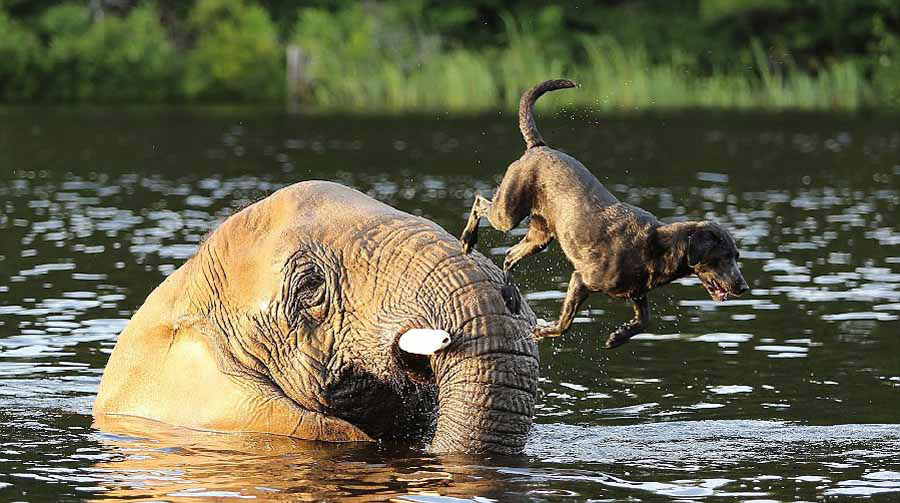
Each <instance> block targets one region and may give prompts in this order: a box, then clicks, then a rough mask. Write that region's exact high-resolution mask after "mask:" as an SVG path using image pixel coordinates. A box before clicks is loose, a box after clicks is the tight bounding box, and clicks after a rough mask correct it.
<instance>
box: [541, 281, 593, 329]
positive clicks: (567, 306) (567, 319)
mask: <svg viewBox="0 0 900 503" xmlns="http://www.w3.org/2000/svg"><path fill="white" fill-rule="evenodd" d="M590 293H591V290H590V289H589V288H588V287H587V285H585V284H584V281H582V279H581V273H580V272H578V271H575V272H573V273H572V278H571V279H569V289H568V291H566V300H564V301H563V307H562V312H561V313H560V315H559V321H557V322H556V323H554V324H553V325H550V326H543V327H540V326H539V327H537V328H536V329H535V331H534V338H535V339H543V338H544V337H557V336H560V335H562V334H564V333H566V332H567V331H568V330H569V328H571V326H572V320H574V319H575V313H577V312H578V307H579V306H580V305H581V303H582V302H584V299H586V298H587V297H588V295H590Z"/></svg>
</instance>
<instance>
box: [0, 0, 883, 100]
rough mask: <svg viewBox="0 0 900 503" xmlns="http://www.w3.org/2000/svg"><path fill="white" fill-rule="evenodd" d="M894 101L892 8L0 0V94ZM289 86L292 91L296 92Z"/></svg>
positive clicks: (826, 1)
mask: <svg viewBox="0 0 900 503" xmlns="http://www.w3.org/2000/svg"><path fill="white" fill-rule="evenodd" d="M289 45H297V46H299V47H300V48H301V49H302V53H303V57H304V61H305V65H304V71H303V75H302V76H301V79H300V80H299V81H298V82H297V83H295V85H296V88H295V89H292V91H299V93H298V94H299V96H300V98H301V100H302V101H303V102H304V103H306V104H308V105H310V106H313V107H318V108H327V109H342V110H348V111H380V112H384V111H390V112H402V111H411V110H414V111H420V110H434V111H457V112H470V111H482V110H488V109H496V108H505V109H513V108H515V106H516V105H517V103H518V99H519V95H520V93H521V92H522V91H523V90H524V88H526V87H527V86H529V85H531V84H533V83H535V82H538V81H540V80H543V79H546V78H553V77H572V78H575V79H576V80H578V81H579V82H580V83H581V84H582V88H581V89H580V90H578V91H571V92H566V93H553V94H551V95H549V96H548V97H547V98H545V99H544V100H542V102H541V103H542V107H543V108H545V109H554V108H555V109H558V108H560V107H565V106H570V105H571V106H578V107H587V108H592V109H624V110H633V109H642V108H672V107H696V106H700V107H728V108H736V107H737V108H749V107H764V108H805V109H833V108H839V109H856V108H860V107H873V106H882V105H889V106H893V107H897V108H900V2H897V1H896V0H671V1H667V2H659V1H656V0H626V1H622V0H583V1H581V2H578V3H577V4H571V5H570V4H554V3H548V2H545V1H543V0H514V1H512V2H507V1H501V0H440V1H439V0H366V1H362V2H345V1H342V0H302V1H301V2H294V1H290V0H265V1H262V0H190V1H188V2H184V1H181V0H150V1H148V2H142V1H138V0H116V1H115V2H113V1H111V0H99V1H95V2H87V1H86V0H78V1H74V0H71V1H60V0H0V100H2V101H7V102H9V101H28V100H50V101H92V102H103V101H120V102H121V101H131V102H138V101H139V102H146V101H172V100H206V101H209V100H218V101H271V100H275V99H278V98H280V97H281V96H282V95H283V94H284V92H285V90H286V84H285V63H284V62H285V52H286V48H287V46H289ZM292 94H294V93H292Z"/></svg>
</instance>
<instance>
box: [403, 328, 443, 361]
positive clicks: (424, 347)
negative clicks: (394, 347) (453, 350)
mask: <svg viewBox="0 0 900 503" xmlns="http://www.w3.org/2000/svg"><path fill="white" fill-rule="evenodd" d="M398 345H399V346H400V349H402V350H403V351H406V352H407V353H413V354H416V355H433V354H434V353H437V352H438V351H440V350H442V349H444V348H446V347H447V346H449V345H450V334H448V333H447V332H445V331H443V330H433V329H430V328H413V329H411V330H407V331H406V333H404V334H403V335H401V336H400V340H399V341H398Z"/></svg>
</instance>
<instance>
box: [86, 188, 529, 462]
mask: <svg viewBox="0 0 900 503" xmlns="http://www.w3.org/2000/svg"><path fill="white" fill-rule="evenodd" d="M504 286H505V281H504V277H503V274H502V272H501V271H500V270H499V269H498V268H497V267H496V266H495V265H494V264H493V262H491V261H490V260H489V259H488V258H486V257H484V256H482V255H480V254H477V253H476V254H472V255H465V254H463V253H462V252H461V251H460V246H459V242H458V241H457V240H456V239H455V238H454V237H453V236H451V235H450V234H449V233H447V232H446V231H445V230H444V229H442V228H441V227H440V226H438V225H437V224H435V223H433V222H431V221H429V220H427V219H425V218H421V217H417V216H413V215H410V214H408V213H404V212H402V211H399V210H397V209H395V208H392V207H390V206H388V205H386V204H383V203H381V202H379V201H376V200H375V199H372V198H370V197H368V196H366V195H365V194H363V193H361V192H359V191H357V190H355V189H352V188H349V187H345V186H343V185H340V184H337V183H333V182H327V181H305V182H300V183H296V184H294V185H290V186H288V187H285V188H282V189H280V190H278V191H276V192H274V193H273V194H271V195H270V196H268V197H266V198H264V199H262V200H260V201H257V202H256V203H253V204H251V205H249V206H247V207H246V208H244V209H242V210H240V211H238V212H236V213H235V214H233V215H232V216H230V217H229V218H227V219H226V220H225V221H224V222H222V224H220V225H219V226H218V228H216V229H215V230H214V231H213V232H212V233H211V234H210V235H209V236H208V237H207V238H206V239H205V240H204V242H203V243H201V245H200V246H199V247H198V250H197V252H196V254H195V255H194V256H193V257H191V258H190V259H188V260H187V261H186V262H185V263H184V264H182V265H181V266H180V267H179V268H178V269H177V270H176V271H175V272H173V273H172V274H171V275H169V276H168V277H167V278H166V279H165V280H164V281H163V282H162V283H161V284H160V285H159V286H158V287H157V288H156V289H155V290H153V291H152V292H151V293H150V295H149V296H148V297H147V299H146V300H145V302H144V304H143V305H142V306H141V307H140V309H138V311H137V312H136V313H135V314H134V316H133V317H132V318H131V320H130V321H129V323H128V324H127V326H126V327H125V329H124V330H123V331H122V333H121V334H120V335H119V338H118V341H117V342H116V345H115V347H114V349H113V351H112V354H111V355H110V358H109V362H108V363H107V367H106V369H105V371H104V374H103V377H102V379H101V383H100V389H99V391H98V395H97V398H96V400H95V402H94V406H93V411H92V412H93V415H94V418H95V424H96V425H98V427H100V428H101V429H103V428H104V425H108V424H112V423H111V421H112V422H113V423H114V419H115V418H116V417H121V416H128V417H135V418H143V419H147V420H153V421H158V422H161V423H165V424H169V425H174V426H179V427H184V428H189V429H194V430H204V431H216V432H253V433H269V434H276V435H286V436H290V437H296V438H300V439H307V440H320V441H329V442H356V441H362V442H365V441H378V440H387V439H396V438H421V439H422V441H423V442H428V439H429V438H430V439H431V441H430V445H429V446H428V449H429V450H430V451H431V452H434V453H451V452H458V453H498V454H517V453H520V452H522V450H523V449H524V446H525V442H526V438H527V436H528V433H529V431H530V429H531V426H532V421H533V415H534V404H535V399H536V394H537V382H538V367H539V356H538V351H537V346H536V342H535V341H534V339H533V338H532V337H531V334H532V332H533V330H534V327H535V324H536V319H535V316H534V313H533V312H532V311H531V309H530V308H528V306H527V304H525V302H524V300H523V301H522V303H521V304H522V306H524V307H522V308H521V309H520V310H519V312H518V313H512V312H510V311H509V310H508V308H507V307H506V302H505V301H504V298H503V296H502V295H501V289H502V288H503V287H504ZM516 294H517V295H518V292H516Z"/></svg>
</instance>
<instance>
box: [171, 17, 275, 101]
mask: <svg viewBox="0 0 900 503" xmlns="http://www.w3.org/2000/svg"><path fill="white" fill-rule="evenodd" d="M187 24H188V27H189V29H190V30H191V32H192V33H193V35H194V36H195V37H196V39H195V45H194V47H193V49H191V50H190V52H188V54H187V58H186V67H185V75H184V83H183V90H184V92H185V94H186V95H187V96H188V97H190V98H202V99H217V100H223V99H238V100H247V99H258V100H271V99H274V98H277V97H279V96H281V94H282V92H283V89H284V64H283V60H284V50H283V48H282V46H281V44H280V43H279V41H278V36H277V31H276V29H275V25H274V24H273V23H272V20H271V19H270V18H269V15H268V13H267V12H266V11H265V10H264V9H263V8H262V7H259V6H258V5H252V4H250V3H247V2H245V1H244V0H200V1H199V2H197V4H196V5H195V6H194V9H193V10H192V11H191V13H190V16H189V17H188V21H187Z"/></svg>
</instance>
